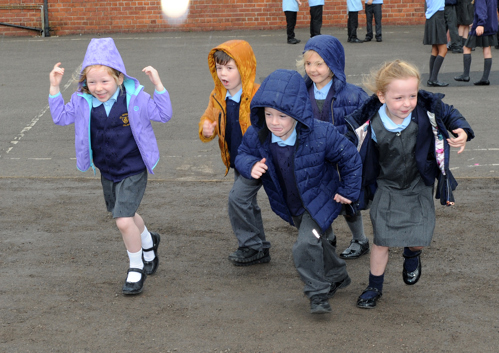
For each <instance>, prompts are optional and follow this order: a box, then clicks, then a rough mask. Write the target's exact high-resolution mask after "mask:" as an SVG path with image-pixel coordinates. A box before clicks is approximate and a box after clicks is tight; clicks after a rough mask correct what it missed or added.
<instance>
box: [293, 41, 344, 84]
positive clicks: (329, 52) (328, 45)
mask: <svg viewBox="0 0 499 353" xmlns="http://www.w3.org/2000/svg"><path fill="white" fill-rule="evenodd" d="M307 50H313V51H315V52H316V53H317V54H319V55H320V57H321V58H322V59H323V60H324V62H325V63H326V65H327V66H328V67H329V69H330V70H331V71H332V72H333V73H334V76H333V84H334V86H335V89H336V85H337V84H338V85H344V84H345V83H346V82H347V79H346V76H345V50H344V49H343V45H341V42H340V41H339V40H338V39H337V38H336V37H333V36H329V35H325V34H322V35H319V36H315V37H312V38H310V39H309V40H308V41H307V44H305V48H304V49H303V52H304V53H305V52H306V51H307ZM306 79H307V80H310V78H309V77H308V76H307V77H306ZM338 80H339V81H340V82H341V83H340V82H336V81H338ZM310 81H312V80H310ZM336 91H337V92H338V91H339V90H336Z"/></svg>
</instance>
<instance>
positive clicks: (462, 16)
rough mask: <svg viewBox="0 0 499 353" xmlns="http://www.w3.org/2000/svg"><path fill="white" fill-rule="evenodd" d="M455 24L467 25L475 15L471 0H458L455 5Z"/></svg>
mask: <svg viewBox="0 0 499 353" xmlns="http://www.w3.org/2000/svg"><path fill="white" fill-rule="evenodd" d="M456 14H457V25H458V26H459V25H462V26H469V25H470V24H472V23H473V18H474V17H475V5H473V4H472V0H458V1H457V6H456Z"/></svg>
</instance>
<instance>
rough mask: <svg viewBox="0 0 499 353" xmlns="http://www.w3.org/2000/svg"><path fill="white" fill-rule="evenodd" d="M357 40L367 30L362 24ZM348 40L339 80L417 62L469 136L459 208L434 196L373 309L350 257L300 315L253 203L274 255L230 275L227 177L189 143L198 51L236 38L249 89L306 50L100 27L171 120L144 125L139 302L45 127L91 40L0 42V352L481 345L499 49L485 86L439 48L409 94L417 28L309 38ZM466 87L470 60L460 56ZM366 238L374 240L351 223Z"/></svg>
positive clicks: (66, 145) (497, 145) (290, 271)
mask: <svg viewBox="0 0 499 353" xmlns="http://www.w3.org/2000/svg"><path fill="white" fill-rule="evenodd" d="M359 31H360V34H363V33H364V29H359ZM322 32H323V34H330V35H334V36H336V37H338V38H339V39H340V40H341V41H342V43H343V45H344V46H345V52H346V58H347V63H346V70H345V71H346V73H347V79H348V81H349V82H350V83H354V84H358V85H361V82H362V78H363V76H364V75H367V74H368V73H369V71H370V69H371V68H372V67H373V66H377V65H379V64H381V63H382V62H383V61H385V60H393V59H395V58H401V59H405V60H409V61H411V62H413V63H415V64H417V65H418V66H419V68H420V70H421V72H422V75H423V80H422V82H423V85H422V88H423V89H426V90H429V91H432V92H442V93H444V94H445V95H446V97H445V99H444V102H446V103H448V104H452V105H454V106H455V107H456V108H458V109H459V110H460V111H461V112H462V113H463V115H464V116H465V117H466V118H467V120H468V121H469V122H470V124H471V126H472V127H473V129H474V131H475V133H476V138H475V139H474V140H473V141H471V142H470V143H468V144H467V146H466V150H465V151H464V152H463V153H462V154H460V155H458V154H457V152H456V151H453V153H452V156H451V169H452V171H453V173H454V176H455V177H456V178H457V180H458V182H459V184H460V185H459V187H458V189H457V190H456V192H455V197H456V201H457V204H456V206H454V207H450V208H447V207H445V208H444V207H442V206H440V205H439V204H438V203H437V206H436V207H437V228H436V230H435V236H434V238H433V243H432V245H431V246H430V247H429V248H428V249H426V250H425V252H424V254H423V257H422V263H423V275H422V278H421V281H420V282H419V283H418V284H417V285H416V286H413V287H408V286H406V285H404V284H403V282H402V278H401V268H402V257H401V249H393V250H392V251H391V253H390V262H389V264H388V270H387V273H386V276H385V278H386V279H385V289H384V293H383V297H382V298H381V300H380V301H379V304H378V307H377V308H376V309H375V310H370V311H369V310H361V309H358V308H356V307H355V300H356V298H357V296H358V295H359V294H360V292H361V291H362V290H363V289H364V288H365V286H366V284H367V283H366V282H367V277H368V271H369V258H368V257H367V256H364V257H362V258H360V259H358V260H353V261H349V262H348V271H349V274H350V277H351V278H352V284H351V285H350V286H349V287H347V288H345V289H342V290H341V291H339V292H338V293H337V294H336V295H335V297H334V298H333V299H331V301H330V303H331V306H332V308H333V312H332V313H331V314H330V315H323V316H319V317H317V316H312V315H310V314H309V312H308V300H307V299H306V298H304V297H303V295H302V284H301V281H300V279H299V277H298V275H297V273H296V270H295V269H294V265H293V261H292V257H291V247H292V244H293V242H294V239H295V237H296V231H295V229H294V228H292V227H290V226H289V225H287V224H286V223H285V222H284V221H282V220H281V219H280V218H278V217H277V216H276V215H274V213H273V212H272V211H271V210H270V207H269V205H268V201H267V200H266V195H265V193H264V192H263V191H261V192H260V193H259V200H260V205H261V207H262V210H263V216H264V225H265V229H266V232H267V237H268V238H269V240H270V241H271V242H272V248H271V256H272V261H271V262H270V263H269V264H267V265H259V266H253V267H249V268H236V267H234V266H232V265H231V264H230V263H229V262H228V260H227V255H228V254H229V252H231V251H232V250H233V249H234V248H235V247H236V241H235V238H234V236H233V234H232V231H231V228H230V224H229V220H228V217H227V195H228V192H229V190H230V188H231V186H232V180H233V174H232V173H230V174H229V175H228V176H227V177H225V178H224V176H223V175H224V171H225V167H224V166H223V164H222V162H221V159H220V153H219V149H218V144H217V143H216V142H212V143H209V144H203V143H201V142H200V141H199V139H198V135H197V124H198V121H199V117H200V116H201V114H202V113H203V111H204V109H205V108H206V105H207V102H208V94H209V92H210V91H211V89H212V87H213V81H212V78H211V75H210V74H209V71H208V67H207V55H208V52H209V50H210V49H211V48H212V47H214V46H215V45H217V44H220V43H222V42H224V41H226V40H229V39H245V40H247V41H248V42H249V43H250V44H251V46H252V47H253V50H254V52H255V55H256V58H257V63H258V66H257V81H258V82H261V80H263V78H265V77H266V76H267V75H268V74H269V73H271V72H272V71H274V70H275V69H277V68H285V69H294V68H295V65H294V62H295V59H296V58H297V57H298V55H299V54H300V53H301V51H302V50H303V45H304V44H305V43H304V42H305V41H306V39H307V30H305V29H300V30H298V31H297V37H298V38H300V39H302V40H303V42H302V43H300V44H298V45H288V44H286V36H285V30H284V29H283V30H282V31H230V32H205V33H180V32H179V33H171V32H170V33H154V34H115V35H114V34H113V35H106V36H111V37H113V38H114V40H115V42H116V45H117V47H118V49H119V51H120V53H121V55H122V57H123V60H124V62H125V65H126V68H127V73H128V74H129V75H131V76H134V77H136V78H138V79H139V80H140V81H141V84H143V85H144V86H145V90H146V91H147V92H149V93H152V92H153V86H152V84H151V83H150V81H149V79H148V78H147V77H146V76H145V75H144V74H143V73H142V72H141V70H142V68H143V67H145V66H147V65H152V66H153V67H155V68H156V69H157V70H158V72H159V74H160V76H161V78H162V81H163V83H164V85H165V87H166V88H167V90H168V91H169V92H170V95H171V100H172V105H173V110H174V113H173V118H172V120H171V121H170V122H168V123H166V124H159V123H158V124H156V123H155V124H154V128H155V133H156V138H157V140H158V144H159V147H160V153H161V160H160V162H159V164H158V166H157V167H156V169H155V174H154V175H150V177H149V185H148V189H147V191H146V195H145V197H144V200H143V202H142V204H141V207H140V209H139V213H141V214H142V215H143V216H144V218H145V220H146V222H147V224H148V228H149V229H151V230H157V231H158V232H159V233H161V236H162V241H161V245H160V249H159V256H160V268H159V270H158V272H157V274H155V275H154V276H150V277H148V278H147V280H146V284H145V289H144V293H143V294H142V295H140V296H137V297H133V298H128V297H124V296H122V295H121V286H122V281H123V280H124V277H125V273H126V269H127V259H126V252H125V249H124V246H123V242H122V241H121V237H120V235H119V232H118V230H117V229H116V227H115V225H114V223H113V221H112V219H111V218H110V217H109V216H108V215H107V214H106V212H105V206H104V202H103V198H102V190H101V186H100V181H99V175H98V174H97V175H95V176H94V175H93V173H92V172H91V171H87V172H86V173H81V172H79V171H78V170H77V169H76V166H75V164H76V161H75V152H74V129H73V127H72V126H68V127H59V126H56V125H54V124H53V122H52V119H51V117H50V112H49V111H48V102H47V97H48V88H49V80H48V75H49V72H50V70H51V69H52V67H53V66H54V64H55V63H56V62H58V61H61V62H62V66H63V67H65V69H66V74H65V76H64V78H63V82H62V84H61V91H63V96H64V98H65V100H66V101H68V99H69V97H70V95H71V93H72V92H74V90H75V89H76V84H75V80H74V78H73V77H72V76H73V73H78V72H79V65H80V64H81V62H82V60H83V56H84V54H85V51H86V48H87V45H88V43H89V41H90V39H91V38H92V36H67V37H49V38H39V37H35V38H7V37H0V107H1V109H0V124H1V129H0V193H1V198H0V225H1V227H0V283H1V285H0V317H1V320H0V351H1V352H9V353H10V352H42V353H44V352H134V353H135V352H245V353H251V352H305V351H307V352H496V351H497V342H499V324H498V321H497V318H498V316H499V307H498V306H497V291H498V285H497V283H498V281H499V275H498V271H497V258H498V255H499V250H498V248H497V246H496V239H497V233H498V229H499V227H498V225H497V220H498V219H499V217H498V211H497V209H498V207H497V197H498V196H499V140H498V139H497V137H496V135H497V131H498V130H499V122H498V121H499V116H498V109H497V100H498V96H499V89H498V87H499V70H498V63H499V60H498V59H497V58H499V50H495V49H492V53H493V56H494V60H495V61H494V63H493V67H492V73H491V76H490V81H491V85H490V86H485V87H475V86H473V84H472V82H469V83H461V82H455V81H454V80H453V79H452V78H453V77H454V76H456V75H458V74H460V73H461V71H462V55H459V54H452V53H449V54H448V55H447V57H446V59H445V61H444V64H443V66H442V69H441V73H440V75H439V79H440V80H443V81H446V82H449V83H450V86H449V87H446V88H441V89H436V88H427V87H425V86H424V83H425V82H426V80H427V78H428V74H427V71H428V61H429V56H430V47H429V46H424V45H423V44H422V38H423V26H410V27H389V26H386V27H384V28H383V42H382V43H376V42H370V43H363V44H350V43H347V42H346V37H347V35H346V28H345V29H343V28H323V31H322ZM472 57H473V61H472V66H471V79H472V81H473V80H478V79H479V78H480V77H481V71H482V70H483V56H482V54H481V52H480V50H479V48H478V49H477V51H475V52H473V54H472ZM364 220H365V226H366V232H367V235H368V237H371V236H372V232H371V228H370V220H369V216H368V213H365V217H364ZM333 227H334V229H335V232H336V233H337V236H338V247H339V249H343V248H345V247H346V246H347V245H348V243H349V239H350V235H349V233H348V229H347V227H346V224H345V222H344V221H343V219H338V220H337V221H335V223H334V224H333Z"/></svg>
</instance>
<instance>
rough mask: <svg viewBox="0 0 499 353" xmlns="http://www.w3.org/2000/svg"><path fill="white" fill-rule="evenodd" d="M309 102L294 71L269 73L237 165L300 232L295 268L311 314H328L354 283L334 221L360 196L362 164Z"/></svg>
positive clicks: (254, 106) (256, 99) (295, 247)
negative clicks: (339, 253)
mask: <svg viewBox="0 0 499 353" xmlns="http://www.w3.org/2000/svg"><path fill="white" fill-rule="evenodd" d="M314 38H317V37H314ZM308 97H309V94H308V92H307V88H306V86H305V82H304V81H303V79H302V77H301V76H300V74H299V73H297V72H296V71H290V70H277V71H274V72H273V73H271V74H270V75H269V76H268V77H267V78H266V79H265V80H264V81H263V82H262V85H261V87H260V89H259V90H258V91H257V92H256V94H255V96H254V97H253V100H252V102H251V127H250V128H249V129H248V131H247V132H246V134H245V135H244V138H243V142H242V143H241V147H240V148H239V154H238V156H237V158H236V168H237V169H238V170H239V171H240V173H241V175H242V178H244V179H245V180H247V181H252V180H260V181H261V182H262V183H263V186H264V188H265V191H266V193H267V195H268V197H269V202H270V206H271V207H272V210H274V212H275V213H277V215H279V216H280V217H281V218H283V219H284V220H285V221H287V222H289V223H290V224H291V225H295V226H296V227H297V228H298V238H297V240H296V242H295V244H294V245H293V259H294V263H295V267H296V269H297V271H298V273H299V275H300V277H301V279H302V281H303V283H304V284H305V288H304V292H305V295H306V296H307V297H308V298H309V299H310V312H311V313H312V314H322V313H328V312H331V306H330V305H329V301H328V300H329V299H330V298H331V297H332V296H333V295H334V294H335V293H336V291H337V290H338V289H340V288H344V287H346V286H348V285H349V284H350V282H351V279H350V277H349V276H348V273H347V270H346V264H345V261H343V260H341V259H340V258H339V257H338V256H337V255H336V247H335V246H334V244H333V240H334V234H333V231H332V228H331V224H332V223H333V220H334V219H335V218H336V217H337V216H338V214H339V213H340V211H341V208H342V207H341V204H349V203H351V201H352V200H356V199H357V198H358V196H359V190H360V182H361V174H362V165H361V163H360V157H359V154H358V153H357V150H356V149H355V146H354V145H352V143H351V142H350V141H348V140H347V139H346V138H345V137H344V136H343V135H342V134H340V133H339V132H338V130H337V129H336V128H335V127H334V126H333V125H332V124H331V123H327V122H323V121H319V120H317V119H314V117H313V115H312V107H311V105H310V100H309V98H308ZM336 168H338V170H337V169H336ZM338 173H340V174H341V181H340V178H339V175H338Z"/></svg>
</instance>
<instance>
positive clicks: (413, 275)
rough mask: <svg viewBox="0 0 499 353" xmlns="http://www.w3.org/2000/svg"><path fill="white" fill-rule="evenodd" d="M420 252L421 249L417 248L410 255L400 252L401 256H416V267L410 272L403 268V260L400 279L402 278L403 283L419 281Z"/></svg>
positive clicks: (407, 257)
mask: <svg viewBox="0 0 499 353" xmlns="http://www.w3.org/2000/svg"><path fill="white" fill-rule="evenodd" d="M421 253H422V251H421V250H419V251H418V252H417V253H416V254H415V255H412V256H407V255H404V254H402V256H403V257H404V258H406V259H411V258H414V257H417V258H418V267H417V268H416V269H415V270H414V271H412V272H409V271H407V270H406V269H405V261H404V265H403V270H402V279H403V280H404V283H405V284H407V285H409V286H412V285H413V284H416V283H417V282H418V281H419V278H421Z"/></svg>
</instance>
